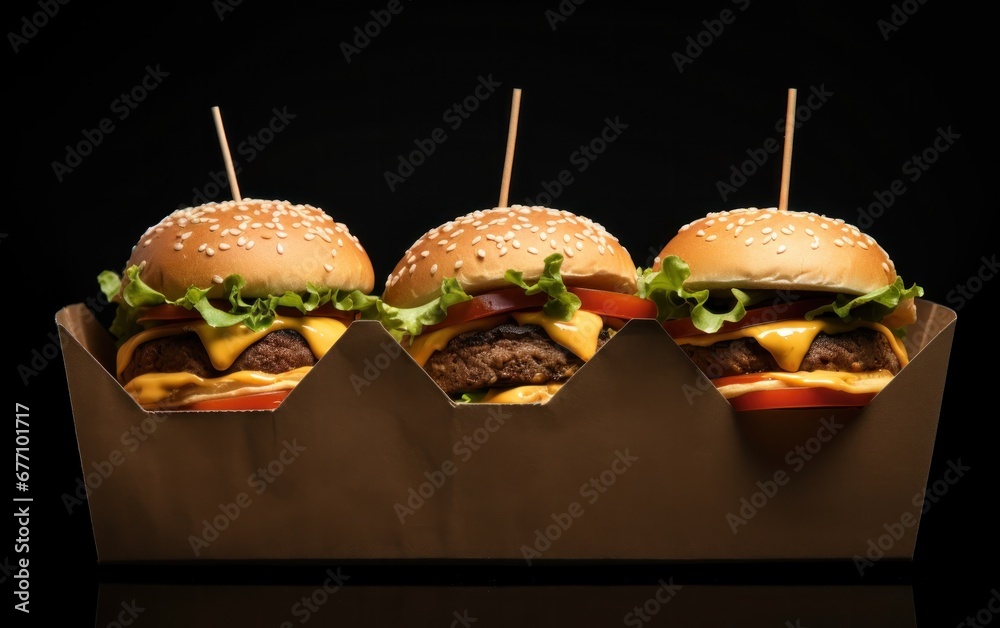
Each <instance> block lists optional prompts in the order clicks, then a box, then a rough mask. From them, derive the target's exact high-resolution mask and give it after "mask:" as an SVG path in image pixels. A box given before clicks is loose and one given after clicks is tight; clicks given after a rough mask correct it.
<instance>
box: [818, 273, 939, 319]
mask: <svg viewBox="0 0 1000 628" xmlns="http://www.w3.org/2000/svg"><path fill="white" fill-rule="evenodd" d="M922 296H924V289H923V288H921V287H920V286H918V285H917V284H913V285H912V286H910V287H909V288H907V287H906V285H905V284H904V283H903V278H902V277H896V281H894V282H893V283H892V284H891V285H888V286H884V287H882V288H878V289H877V290H873V291H871V292H869V293H868V294H863V295H861V296H859V297H858V296H853V295H846V294H838V295H837V297H836V299H834V301H833V303H830V304H828V305H824V306H822V307H818V308H816V309H814V310H810V311H809V312H806V315H805V318H806V320H809V321H811V320H812V319H814V318H816V317H817V316H822V315H824V314H835V315H836V316H839V317H840V318H841V320H843V321H844V322H847V323H850V322H853V321H855V320H859V319H860V320H865V321H880V320H882V319H883V318H885V317H886V316H888V315H889V314H890V313H892V311H893V310H895V309H896V308H897V307H898V306H899V304H900V303H902V302H903V301H905V300H907V299H915V298H918V297H922Z"/></svg>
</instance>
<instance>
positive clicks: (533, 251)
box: [528, 246, 538, 255]
mask: <svg viewBox="0 0 1000 628" xmlns="http://www.w3.org/2000/svg"><path fill="white" fill-rule="evenodd" d="M528 252H529V253H531V254H532V255H538V249H536V248H535V247H533V246H529V247H528Z"/></svg>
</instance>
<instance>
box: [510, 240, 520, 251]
mask: <svg viewBox="0 0 1000 628" xmlns="http://www.w3.org/2000/svg"><path fill="white" fill-rule="evenodd" d="M510 245H511V246H512V247H514V248H515V249H519V248H521V243H520V242H518V241H517V240H511V243H510Z"/></svg>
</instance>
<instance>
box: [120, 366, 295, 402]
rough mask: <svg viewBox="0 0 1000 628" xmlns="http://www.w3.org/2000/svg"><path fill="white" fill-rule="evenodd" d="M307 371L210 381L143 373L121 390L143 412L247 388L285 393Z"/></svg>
mask: <svg viewBox="0 0 1000 628" xmlns="http://www.w3.org/2000/svg"><path fill="white" fill-rule="evenodd" d="M311 370H312V367H311V366H303V367H300V368H297V369H294V370H291V371H287V372H285V373H262V372H260V371H237V372H235V373H230V374H228V375H223V376H221V377H213V378H205V377H198V376H197V375H195V374H193V373H146V374H145V375H139V376H138V377H135V378H133V379H132V381H130V382H129V383H128V384H126V385H125V390H126V391H127V392H128V393H129V394H130V395H132V397H134V398H135V400H136V401H137V402H139V405H141V406H143V407H145V408H147V409H151V408H161V409H164V408H167V407H170V406H176V405H184V404H188V403H194V402H196V401H204V400H207V399H219V398H223V397H227V396H230V394H231V393H233V392H234V391H238V390H241V389H246V388H247V387H248V386H252V387H253V388H254V392H262V393H263V392H272V391H276V390H289V389H292V388H294V387H295V385H296V384H298V383H299V382H300V381H301V380H302V378H303V377H305V375H306V373H308V372H309V371H311Z"/></svg>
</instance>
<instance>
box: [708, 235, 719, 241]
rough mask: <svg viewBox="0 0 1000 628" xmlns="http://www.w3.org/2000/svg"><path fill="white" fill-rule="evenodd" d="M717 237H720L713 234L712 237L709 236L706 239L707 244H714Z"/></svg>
mask: <svg viewBox="0 0 1000 628" xmlns="http://www.w3.org/2000/svg"><path fill="white" fill-rule="evenodd" d="M716 237H718V236H716V235H715V234H712V235H710V236H708V237H707V238H705V242H714V241H715V238H716Z"/></svg>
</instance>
